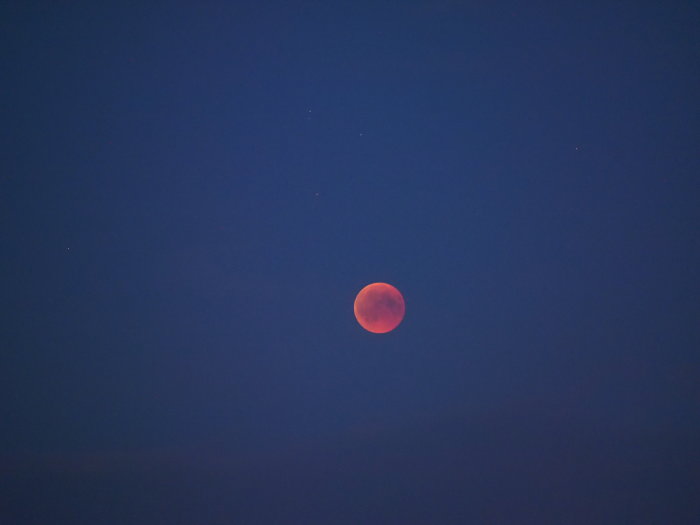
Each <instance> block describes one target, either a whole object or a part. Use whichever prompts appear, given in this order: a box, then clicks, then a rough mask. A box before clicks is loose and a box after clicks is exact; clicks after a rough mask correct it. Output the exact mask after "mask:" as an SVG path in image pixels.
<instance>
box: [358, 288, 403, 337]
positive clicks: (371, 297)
mask: <svg viewBox="0 0 700 525" xmlns="http://www.w3.org/2000/svg"><path fill="white" fill-rule="evenodd" d="M405 313H406V305H405V304H404V302H403V296H402V295H401V292H399V291H398V290H397V289H396V288H394V287H393V286H391V285H390V284H386V283H372V284H368V285H367V286H365V287H364V288H363V289H362V290H360V293H358V294H357V297H356V298H355V317H356V318H357V322H358V323H360V326H362V328H364V329H365V330H367V331H369V332H372V333H375V334H385V333H387V332H391V331H392V330H393V329H394V328H396V327H397V326H399V324H400V323H401V321H402V320H403V316H404V314H405Z"/></svg>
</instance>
